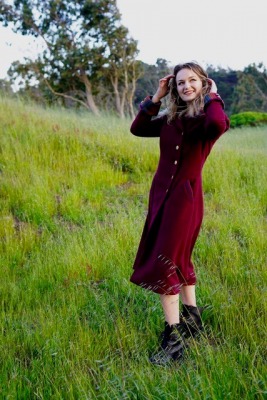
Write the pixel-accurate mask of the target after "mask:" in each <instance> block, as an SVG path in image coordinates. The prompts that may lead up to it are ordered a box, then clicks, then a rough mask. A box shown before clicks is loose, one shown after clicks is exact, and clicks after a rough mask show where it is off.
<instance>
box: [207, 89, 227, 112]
mask: <svg viewBox="0 0 267 400" xmlns="http://www.w3.org/2000/svg"><path fill="white" fill-rule="evenodd" d="M212 101H219V102H220V103H221V105H222V107H223V109H224V102H223V100H222V98H221V96H220V95H219V94H218V93H208V94H206V95H205V97H204V109H205V108H206V107H207V105H208V104H209V103H210V102H212Z"/></svg>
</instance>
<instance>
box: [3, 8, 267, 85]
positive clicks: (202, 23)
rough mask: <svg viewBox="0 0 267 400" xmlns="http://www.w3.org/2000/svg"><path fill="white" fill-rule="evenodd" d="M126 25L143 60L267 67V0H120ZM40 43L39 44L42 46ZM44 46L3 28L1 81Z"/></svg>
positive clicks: (153, 62) (233, 66) (230, 66)
mask: <svg viewBox="0 0 267 400" xmlns="http://www.w3.org/2000/svg"><path fill="white" fill-rule="evenodd" d="M117 4H118V8H119V10H120V12H121V14H122V23H123V24H124V25H125V26H126V27H127V28H128V29H129V31H130V33H131V36H132V37H133V38H134V39H136V40H137V41H138V48H139V50H140V53H139V56H138V58H139V59H140V60H142V61H144V62H146V63H148V64H155V62H156V60H157V58H164V59H166V60H167V61H169V62H170V64H171V65H174V64H177V63H180V62H185V61H192V60H195V61H198V62H200V63H201V64H202V65H204V66H205V65H207V64H212V65H214V66H221V67H226V68H227V67H229V68H232V69H243V68H244V67H246V66H247V65H249V64H251V63H256V64H258V63H259V62H263V64H264V65H265V66H266V67H267V22H266V20H267V12H266V4H267V0H223V1H219V0H117ZM37 43H38V42H37ZM36 48H37V50H38V49H39V50H40V44H39V45H38V46H37V44H34V43H33V42H32V39H30V38H27V37H21V36H18V35H16V34H14V33H12V32H11V31H10V29H9V28H2V27H0V78H4V77H5V76H6V72H7V69H8V67H9V66H10V64H11V62H12V61H14V60H17V59H19V60H22V59H23V56H25V55H26V56H28V57H31V56H34V54H35V52H36Z"/></svg>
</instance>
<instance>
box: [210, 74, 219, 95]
mask: <svg viewBox="0 0 267 400" xmlns="http://www.w3.org/2000/svg"><path fill="white" fill-rule="evenodd" d="M208 83H209V87H210V93H217V90H218V89H217V86H216V83H215V82H214V80H212V79H210V78H208Z"/></svg>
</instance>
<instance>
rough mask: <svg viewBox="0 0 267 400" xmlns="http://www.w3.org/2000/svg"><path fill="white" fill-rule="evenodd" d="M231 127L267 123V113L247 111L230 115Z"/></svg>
mask: <svg viewBox="0 0 267 400" xmlns="http://www.w3.org/2000/svg"><path fill="white" fill-rule="evenodd" d="M230 122H231V128H237V127H241V126H258V125H262V124H267V113H261V112H253V111H247V112H243V113H239V114H233V115H231V117H230Z"/></svg>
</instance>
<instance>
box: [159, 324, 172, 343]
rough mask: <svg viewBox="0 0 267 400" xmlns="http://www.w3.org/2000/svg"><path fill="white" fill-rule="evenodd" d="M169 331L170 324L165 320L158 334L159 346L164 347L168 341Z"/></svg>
mask: <svg viewBox="0 0 267 400" xmlns="http://www.w3.org/2000/svg"><path fill="white" fill-rule="evenodd" d="M170 333H171V326H170V325H169V324H168V322H167V321H165V326H164V331H163V332H161V334H160V347H161V348H162V349H165V347H166V346H167V343H168V339H169V336H170Z"/></svg>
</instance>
